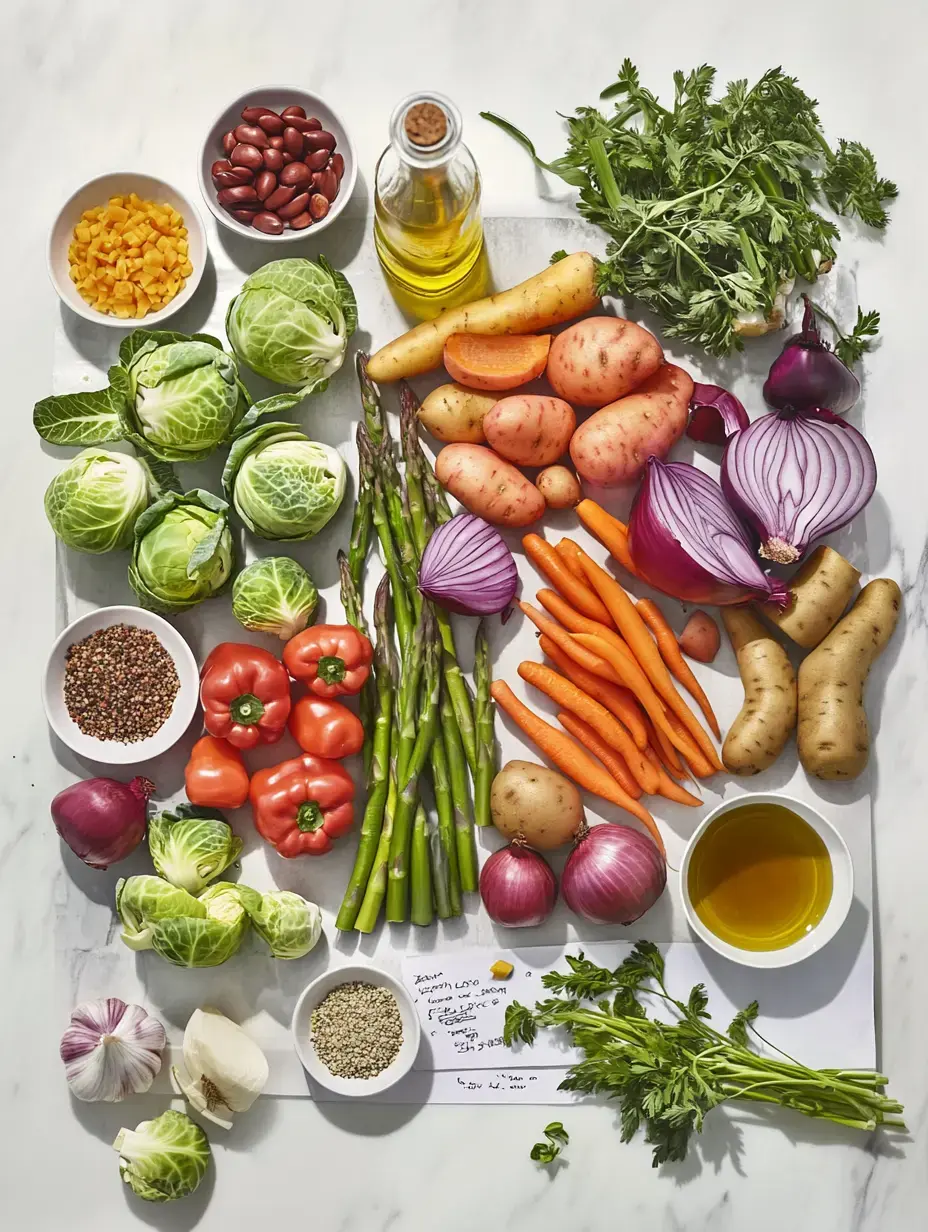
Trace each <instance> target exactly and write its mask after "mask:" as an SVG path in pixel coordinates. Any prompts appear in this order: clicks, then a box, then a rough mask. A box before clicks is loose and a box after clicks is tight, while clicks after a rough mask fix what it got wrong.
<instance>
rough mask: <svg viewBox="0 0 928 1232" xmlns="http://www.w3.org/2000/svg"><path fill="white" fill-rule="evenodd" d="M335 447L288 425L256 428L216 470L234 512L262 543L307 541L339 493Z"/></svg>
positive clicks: (341, 468)
mask: <svg viewBox="0 0 928 1232" xmlns="http://www.w3.org/2000/svg"><path fill="white" fill-rule="evenodd" d="M346 474H347V472H346V469H345V463H344V462H343V461H342V458H341V455H340V454H339V452H338V450H337V449H333V448H332V446H331V445H322V444H320V443H319V442H318V441H311V440H310V439H309V437H308V436H307V435H306V434H305V432H301V431H300V430H299V428H295V427H294V426H293V424H288V423H270V424H262V425H261V427H259V428H253V429H252V430H251V431H250V432H247V433H246V434H245V435H244V436H242V437H239V439H238V440H237V441H236V442H235V444H234V445H233V446H232V449H231V450H230V451H229V458H228V461H227V462H226V465H225V470H224V471H223V472H222V485H223V489H224V491H225V493H226V495H227V497H228V498H229V500H230V501H231V502H232V503H233V504H234V506H235V511H236V513H237V514H238V515H239V517H240V518H241V519H242V521H243V522H244V523H245V525H246V526H247V527H248V529H249V530H250V531H253V532H254V533H255V534H256V535H260V536H261V538H262V539H280V540H295V539H311V538H312V537H313V535H315V534H317V533H318V532H319V531H320V530H322V528H323V526H325V524H326V522H328V520H329V519H330V518H331V517H332V515H333V514H334V513H335V511H336V510H337V509H338V507H339V505H340V504H341V503H342V497H343V496H344V495H345V480H346Z"/></svg>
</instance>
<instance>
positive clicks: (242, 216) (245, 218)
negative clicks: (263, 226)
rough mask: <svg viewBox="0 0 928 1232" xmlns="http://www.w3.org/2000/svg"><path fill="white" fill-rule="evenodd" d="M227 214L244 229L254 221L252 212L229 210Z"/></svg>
mask: <svg viewBox="0 0 928 1232" xmlns="http://www.w3.org/2000/svg"><path fill="white" fill-rule="evenodd" d="M229 213H230V214H231V215H232V217H233V218H234V219H235V221H236V222H240V223H242V224H243V225H244V226H246V227H250V226H251V224H252V223H253V222H254V220H255V215H254V212H253V211H252V210H229Z"/></svg>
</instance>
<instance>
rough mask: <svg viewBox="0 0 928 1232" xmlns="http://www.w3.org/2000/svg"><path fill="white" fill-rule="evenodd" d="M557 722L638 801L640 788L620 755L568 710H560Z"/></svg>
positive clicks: (587, 724)
mask: <svg viewBox="0 0 928 1232" xmlns="http://www.w3.org/2000/svg"><path fill="white" fill-rule="evenodd" d="M557 721H558V722H559V723H560V725H561V727H563V728H564V730H565V731H569V732H570V734H571V735H572V736H576V737H577V739H578V740H579V741H580V743H581V744H582V745H583V746H584V747H585V748H587V749H589V751H590V752H591V753H592V754H593V756H594V757H597V758H598V759H599V760H600V761H601V762H602V763H603V765H604V766H605V767H606V769H607V770H608V771H609V773H610V774H611V775H612V777H613V778H614V779H615V781H616V782H617V783H618V784H619V786H620V787H621V788H622V789H623V790H624V791H627V792H628V794H629V795H630V796H631V797H632V798H633V799H634V800H637V799H638V797H639V796H640V795H641V788H640V787H639V786H638V784H637V783H636V782H635V776H634V775H633V774H632V772H631V770H629V768H628V764H627V762H626V761H625V758H624V757H623V756H622V754H621V753H617V752H616V751H615V749H613V748H611V747H610V746H609V745H608V744H606V742H605V740H603V739H602V737H601V736H600V735H599V734H598V733H597V732H595V731H594V730H593V728H592V727H590V725H589V723H584V721H583V719H580V718H578V717H577V716H576V715H575V714H571V712H570V711H569V710H562V711H561V712H560V713H559V714H558V716H557Z"/></svg>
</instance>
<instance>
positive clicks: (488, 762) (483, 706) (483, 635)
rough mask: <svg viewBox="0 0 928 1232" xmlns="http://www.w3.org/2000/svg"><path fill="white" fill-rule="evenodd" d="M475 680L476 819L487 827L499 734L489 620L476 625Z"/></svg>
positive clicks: (479, 823)
mask: <svg viewBox="0 0 928 1232" xmlns="http://www.w3.org/2000/svg"><path fill="white" fill-rule="evenodd" d="M474 680H475V681H476V684H477V706H476V720H477V774H476V777H475V778H474V820H475V821H476V823H477V825H478V826H488V825H489V824H490V821H491V820H492V818H491V814H490V788H491V787H492V785H493V778H494V776H495V774H496V735H495V733H494V718H495V707H494V704H493V699H492V697H491V696H490V684H491V683H492V682H491V679H490V647H489V643H488V642H487V629H486V622H485V621H483V620H481V621H480V624H479V625H478V626H477V637H476V640H475V642H474Z"/></svg>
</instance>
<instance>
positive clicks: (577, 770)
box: [490, 680, 667, 858]
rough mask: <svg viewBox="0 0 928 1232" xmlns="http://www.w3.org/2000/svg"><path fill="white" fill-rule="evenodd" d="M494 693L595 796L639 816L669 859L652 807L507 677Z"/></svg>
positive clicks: (528, 732)
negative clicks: (531, 707)
mask: <svg viewBox="0 0 928 1232" xmlns="http://www.w3.org/2000/svg"><path fill="white" fill-rule="evenodd" d="M490 693H491V695H492V697H493V700H494V701H495V702H496V704H497V705H498V706H499V707H500V708H501V709H502V710H505V712H506V713H507V714H508V715H509V717H510V718H511V719H512V721H513V722H514V723H515V724H516V725H517V726H518V727H519V728H520V729H521V730H522V731H523V732H524V733H525V734H526V736H528V738H529V739H530V740H531V741H532V742H533V744H535V745H537V746H538V748H539V749H541V751H542V752H543V753H544V754H546V756H548V757H549V758H550V759H551V761H553V762H554V764H555V765H556V766H557V768H558V769H559V770H561V771H562V772H563V773H564V774H566V775H567V777H568V778H571V779H573V781H574V782H575V783H576V784H577V785H578V786H579V787H582V788H584V790H586V791H589V792H591V793H592V794H593V795H594V796H601V797H602V798H603V799H604V800H609V801H610V803H612V804H617V805H619V807H620V808H623V809H625V811H626V812H628V813H631V815H632V816H633V817H637V818H638V820H639V821H640V822H641V824H642V825H643V826H645V827H646V829H647V831H648V833H649V834H650V835H651V837H652V838H653V839H654V842H655V843H656V844H657V847H658V850H659V851H660V853H661V855H662V856H664V857H665V858H666V855H667V850H666V848H665V847H664V840H663V839H662V838H661V832H660V830H658V828H657V825H656V823H655V821H654V818H653V817H652V816H651V814H650V813H649V812H648V810H647V809H646V808H645V807H644V806H643V805H642V804H639V803H638V801H637V800H633V799H632V797H631V796H630V795H629V794H628V792H626V791H623V790H622V788H621V787H620V786H619V785H618V783H617V782H616V781H615V779H614V778H613V777H612V775H611V774H610V773H609V772H608V770H604V769H603V767H602V766H601V765H597V763H596V762H595V761H594V760H593V758H592V757H590V755H589V753H587V752H586V750H585V749H584V748H583V746H582V745H579V744H577V742H576V740H571V738H570V736H565V735H564V733H563V732H559V731H558V730H557V728H556V727H552V726H551V724H550V723H546V722H545V721H544V719H540V718H539V717H538V715H537V714H533V712H532V711H531V710H529V708H528V706H526V705H525V704H524V703H523V702H520V701H519V699H518V698H517V697H516V695H515V693H513V691H512V689H510V687H509V685H508V684H506V682H505V681H504V680H494V681H493V683H492V684H491V685H490Z"/></svg>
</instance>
